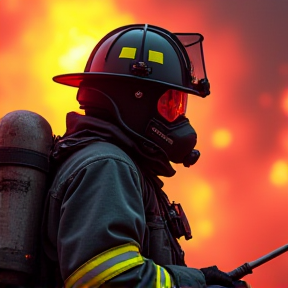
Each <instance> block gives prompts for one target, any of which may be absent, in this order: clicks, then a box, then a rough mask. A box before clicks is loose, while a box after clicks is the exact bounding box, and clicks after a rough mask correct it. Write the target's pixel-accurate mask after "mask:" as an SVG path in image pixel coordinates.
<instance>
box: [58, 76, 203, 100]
mask: <svg viewBox="0 0 288 288" xmlns="http://www.w3.org/2000/svg"><path fill="white" fill-rule="evenodd" d="M115 78H118V79H119V78H123V79H131V80H133V81H135V80H136V81H137V80H139V81H142V82H143V81H144V82H146V83H147V84H148V83H151V82H152V83H156V84H157V83H158V84H161V85H165V86H167V88H173V89H176V90H180V91H183V92H187V93H189V94H194V95H196V96H200V97H203V96H201V95H200V94H199V92H198V91H197V90H195V89H193V88H187V87H184V86H180V85H175V84H171V83H167V82H164V81H159V80H155V79H150V78H143V77H139V76H134V75H125V74H117V73H105V72H84V73H69V74H61V75H57V76H54V77H53V81H55V82H56V83H59V84H63V85H67V86H71V87H80V84H81V82H82V81H84V80H85V81H86V80H87V81H89V80H91V81H93V80H97V79H99V80H101V79H115Z"/></svg>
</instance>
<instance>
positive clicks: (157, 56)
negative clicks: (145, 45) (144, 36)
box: [148, 50, 164, 64]
mask: <svg viewBox="0 0 288 288" xmlns="http://www.w3.org/2000/svg"><path fill="white" fill-rule="evenodd" d="M148 61H151V62H157V63H159V64H163V62H164V55H163V53H162V52H157V51H153V50H149V52H148Z"/></svg>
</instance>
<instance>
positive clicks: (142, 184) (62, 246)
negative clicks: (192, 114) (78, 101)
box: [42, 113, 206, 288]
mask: <svg viewBox="0 0 288 288" xmlns="http://www.w3.org/2000/svg"><path fill="white" fill-rule="evenodd" d="M141 143H142V142H141ZM148 144H149V143H148ZM141 145H142V144H141ZM146 146H147V147H148V149H146V150H145V149H144V151H143V147H140V144H139V143H137V142H136V143H135V141H134V142H133V141H131V140H130V139H129V137H127V135H125V133H123V132H122V131H121V130H120V129H119V128H117V127H116V126H114V125H112V124H111V123H108V122H105V121H103V120H99V119H95V118H92V117H88V116H82V115H78V114H76V113H70V114H68V118H67V132H66V134H65V135H64V137H63V138H62V139H61V140H60V141H58V143H57V144H56V145H55V149H54V153H53V157H54V159H55V161H56V167H57V171H56V174H55V177H54V181H53V183H52V186H51V187H50V190H49V194H48V196H47V199H46V204H45V211H44V215H45V217H44V221H43V235H42V236H43V245H44V249H45V253H46V254H47V256H48V258H49V259H50V260H51V261H53V262H54V263H55V265H56V266H57V267H58V269H57V271H59V276H60V278H61V279H62V281H63V282H65V281H66V282H65V284H64V285H65V287H80V286H81V285H83V283H84V284H85V283H86V285H87V286H86V287H90V286H89V283H93V281H92V280H91V279H93V277H94V278H95V279H96V280H97V279H98V280H99V281H100V282H99V281H98V280H97V281H98V282H99V283H100V284H103V286H101V287H147V288H149V287H174V285H176V286H177V287H179V286H180V287H184V286H185V287H195V288H202V287H206V285H205V279H204V275H203V274H202V272H201V271H200V270H198V269H193V268H188V267H186V265H185V263H184V253H183V251H182V250H181V247H180V246H179V244H178V242H177V240H176V239H175V237H173V235H172V233H171V231H169V227H168V225H167V221H166V219H165V215H163V213H162V212H163V211H162V208H161V204H160V203H159V202H160V201H159V197H160V198H161V197H162V199H166V198H165V197H166V195H165V194H164V192H163V191H162V189H161V187H162V182H161V181H160V180H159V179H158V178H157V176H156V175H157V171H158V175H163V176H172V175H173V174H174V173H175V171H174V170H173V169H172V167H171V166H170V164H169V161H166V162H165V161H164V160H163V159H165V157H164V156H161V153H159V151H157V149H156V148H157V147H156V148H155V147H152V146H150V147H149V145H147V143H146ZM151 147H152V148H151ZM147 151H148V152H147ZM149 153H150V155H149ZM147 154H148V156H147ZM143 155H144V156H143ZM157 155H159V156H158V157H156V156H157ZM160 156H161V157H162V159H161V157H160ZM159 158H160V160H159ZM163 163H164V164H163ZM152 167H153V168H152ZM166 200H167V201H168V199H166ZM126 248H127V249H126ZM121 249H122V250H121ZM123 249H124V250H125V249H126V250H125V252H123V251H124V250H123ZM107 251H108V252H107ZM121 251H122V252H121ZM109 253H110V254H109ZM115 253H116V254H117V255H116V254H115ZM128 255H129V256H128ZM121 257H122V258H121ZM125 257H126V258H125ZM133 257H134V258H133ZM120 258H121V259H120ZM123 259H124V260H123ZM121 261H122V262H121ZM125 261H126V262H127V264H125V265H126V266H125V265H124V264H123V266H125V267H124V268H123V267H122V268H119V267H120V266H119V265H121V264H120V263H126V262H125ZM103 263H104V264H105V265H106V266H105V265H104V264H103ZM109 265H110V266H109ZM104 266H105V267H104ZM109 269H110V270H111V271H112V270H113V269H114V270H113V271H112V272H111V273H110V272H109V273H110V274H109V275H110V276H107V277H106V276H105V277H106V278H105V277H104V276H101V275H104V274H105V273H106V272H107V271H108V270H109ZM121 269H122V270H121ZM110 270H109V271H110ZM101 273H102V274H101ZM107 273H108V272H107ZM107 273H106V274H107ZM106 274H105V275H106ZM99 275H100V276H99ZM97 277H98V278H97ZM99 277H100V278H99ZM101 277H102V278H101ZM103 277H104V278H103ZM161 277H162V278H161ZM165 277H166V278H165ZM158 278H159V279H160V278H161V279H164V280H165V279H166V280H165V281H166V282H165V283H166V284H165V285H166V286H164V285H163V286H161V285H160V286H157V285H158V284H157V285H156V284H155V283H157V281H158V282H159V281H160V282H161V281H162V280H159V279H158ZM96 280H95V281H96ZM91 281H92V282H91ZM97 281H96V282H97ZM160 282H159V283H160ZM87 283H88V284H87ZM161 283H162V282H161ZM61 285H63V284H61ZM92 286H93V285H92V284H91V287H92ZM98 286H99V285H98ZM98 286H97V285H96V286H93V287H98ZM83 287H84V286H83Z"/></svg>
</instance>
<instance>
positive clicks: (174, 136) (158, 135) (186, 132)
mask: <svg viewBox="0 0 288 288" xmlns="http://www.w3.org/2000/svg"><path fill="white" fill-rule="evenodd" d="M187 98H188V94H187V93H185V92H182V91H178V90H174V89H169V90H167V91H166V92H165V93H164V94H163V95H162V96H161V97H160V98H159V100H158V103H157V110H158V113H159V115H161V117H157V118H156V117H154V118H153V119H151V120H150V122H149V124H148V126H147V129H146V132H145V136H146V137H147V138H149V139H151V140H152V141H153V142H155V143H156V144H157V145H159V146H160V147H162V148H163V150H164V151H165V152H166V154H167V155H168V158H169V160H170V161H171V162H174V163H183V165H184V166H185V167H189V166H190V165H193V164H195V163H196V162H197V160H198V159H199V157H200V153H199V151H198V150H195V149H194V147H195V145H196V143H197V134H196V132H195V130H194V129H193V127H192V126H191V125H190V123H189V120H188V119H187V118H186V117H185V113H186V108H187Z"/></svg>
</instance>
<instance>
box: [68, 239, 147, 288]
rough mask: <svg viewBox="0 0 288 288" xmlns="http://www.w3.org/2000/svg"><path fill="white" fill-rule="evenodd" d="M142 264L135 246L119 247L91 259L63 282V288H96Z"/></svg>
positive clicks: (131, 244) (130, 244)
mask: <svg viewBox="0 0 288 288" xmlns="http://www.w3.org/2000/svg"><path fill="white" fill-rule="evenodd" d="M143 263H144V259H143V257H142V256H141V255H140V252H139V248H138V246H136V244H133V243H128V244H125V245H121V246H118V247H115V248H112V249H109V250H107V251H104V252H103V253H101V254H99V255H97V256H95V257H93V258H92V259H90V260H89V261H88V262H86V263H85V264H83V265H82V266H81V267H79V268H78V269H77V270H76V271H75V272H74V273H73V274H71V275H70V276H69V277H68V278H67V280H66V281H65V288H76V287H77V288H84V287H93V288H98V287H99V286H101V285H102V284H103V283H104V282H105V281H108V280H110V279H111V278H113V277H115V276H117V275H119V274H121V273H122V272H124V271H127V270H129V269H131V268H133V267H135V266H138V265H141V264H143Z"/></svg>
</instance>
